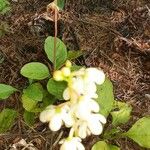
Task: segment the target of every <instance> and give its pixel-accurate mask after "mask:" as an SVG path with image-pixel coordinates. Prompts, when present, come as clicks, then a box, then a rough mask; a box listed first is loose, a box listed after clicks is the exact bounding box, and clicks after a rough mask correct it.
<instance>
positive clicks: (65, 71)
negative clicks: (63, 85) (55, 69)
mask: <svg viewBox="0 0 150 150" xmlns="http://www.w3.org/2000/svg"><path fill="white" fill-rule="evenodd" d="M61 72H62V74H63V76H65V77H69V76H70V74H71V71H70V68H68V67H63V68H62V69H61Z"/></svg>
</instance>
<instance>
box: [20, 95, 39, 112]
mask: <svg viewBox="0 0 150 150" xmlns="http://www.w3.org/2000/svg"><path fill="white" fill-rule="evenodd" d="M37 103H38V101H34V100H32V99H30V98H29V97H27V96H26V94H23V95H22V104H23V108H24V109H25V110H27V111H29V112H35V109H36V108H37Z"/></svg>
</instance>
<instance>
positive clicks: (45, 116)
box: [40, 105, 74, 131]
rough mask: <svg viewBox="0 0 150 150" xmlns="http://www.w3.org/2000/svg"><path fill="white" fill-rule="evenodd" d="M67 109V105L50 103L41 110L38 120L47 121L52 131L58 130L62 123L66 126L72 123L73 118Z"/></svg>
mask: <svg viewBox="0 0 150 150" xmlns="http://www.w3.org/2000/svg"><path fill="white" fill-rule="evenodd" d="M69 111H70V107H69V106H68V105H64V106H63V107H61V108H59V106H58V107H57V106H53V105H51V106H48V107H47V108H46V109H45V110H44V111H43V112H41V114H40V120H41V122H49V128H50V129H51V130H52V131H58V130H59V129H60V128H61V126H62V125H63V123H64V124H65V126H66V127H71V126H72V125H73V124H74V118H73V116H72V115H71V114H70V113H69Z"/></svg>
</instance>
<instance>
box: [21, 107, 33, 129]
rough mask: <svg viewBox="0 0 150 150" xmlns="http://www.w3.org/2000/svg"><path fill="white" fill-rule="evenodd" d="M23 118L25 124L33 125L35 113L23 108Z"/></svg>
mask: <svg viewBox="0 0 150 150" xmlns="http://www.w3.org/2000/svg"><path fill="white" fill-rule="evenodd" d="M23 118H24V121H25V123H26V124H27V125H29V126H33V124H34V121H35V113H32V112H28V111H26V110H25V111H24V114H23Z"/></svg>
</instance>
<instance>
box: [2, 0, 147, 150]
mask: <svg viewBox="0 0 150 150" xmlns="http://www.w3.org/2000/svg"><path fill="white" fill-rule="evenodd" d="M61 2H62V1H61ZM58 6H59V5H58ZM60 6H62V7H63V3H60ZM55 40H56V41H57V42H56V54H55V55H54V43H55ZM44 49H45V53H46V55H47V57H48V59H49V61H50V62H51V63H52V64H53V63H55V64H53V65H54V66H55V68H54V70H53V71H52V70H50V69H49V67H48V66H46V65H45V64H44V63H42V62H30V63H27V64H25V65H24V66H23V67H22V68H21V70H20V74H21V75H22V76H24V77H26V78H27V79H28V80H29V82H28V86H27V87H25V89H23V91H20V90H18V89H16V88H14V87H12V86H10V85H6V84H0V100H1V101H2V100H7V99H8V97H9V96H10V95H11V94H13V93H14V92H20V94H21V100H20V101H21V103H22V106H23V109H24V113H23V118H24V121H25V122H26V124H28V125H29V126H33V124H34V121H35V118H37V117H39V120H40V121H41V122H43V123H45V122H48V123H49V128H50V130H52V131H58V130H60V129H61V127H62V126H65V127H66V128H69V129H70V131H69V133H68V136H67V137H65V138H64V139H61V140H60V142H59V144H60V150H70V149H73V150H84V149H85V147H84V145H83V144H82V140H83V139H85V138H87V137H88V136H90V135H96V136H99V139H100V141H98V142H97V143H95V144H94V145H93V147H92V150H119V149H120V148H119V147H118V146H116V145H111V144H110V143H109V142H110V141H111V140H113V139H118V138H125V137H127V138H130V139H132V140H133V141H134V142H136V143H138V144H139V145H140V146H141V147H145V148H150V128H149V127H150V117H149V116H145V117H143V118H140V119H139V120H138V121H137V122H135V123H134V124H133V125H132V127H131V128H130V129H129V130H128V131H127V132H124V131H123V129H121V125H123V124H126V123H127V122H128V121H129V119H130V118H131V117H132V116H131V112H132V107H131V106H130V105H129V104H127V103H124V102H122V101H119V100H116V99H115V98H114V94H113V85H112V83H111V81H110V80H109V79H108V78H107V77H106V76H105V74H104V72H103V71H102V70H101V69H98V68H93V67H90V68H86V67H85V66H77V65H76V64H74V63H73V62H72V60H73V59H76V58H77V57H79V56H81V55H82V54H83V53H82V52H81V51H67V48H66V45H65V44H64V43H63V42H62V41H61V40H60V39H58V38H57V39H55V38H54V37H51V36H49V37H47V38H46V40H45V44H44ZM54 56H55V61H54ZM17 116H18V112H17V111H16V110H14V109H9V108H5V109H3V110H2V112H1V113H0V133H4V132H7V131H8V130H9V129H10V128H11V127H12V126H13V124H14V122H15V119H16V118H17ZM108 116H111V119H109V122H108Z"/></svg>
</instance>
